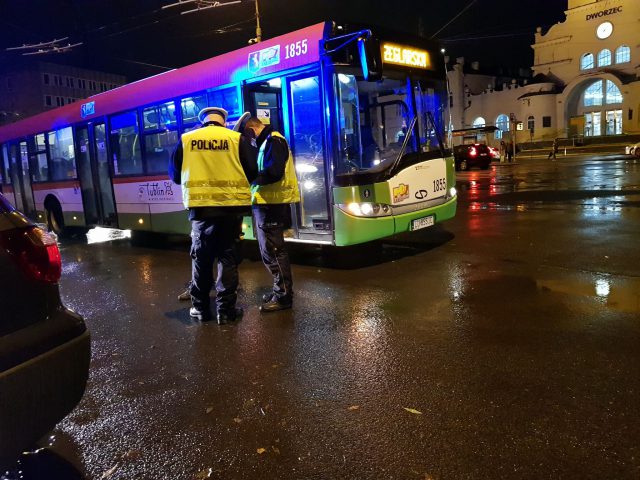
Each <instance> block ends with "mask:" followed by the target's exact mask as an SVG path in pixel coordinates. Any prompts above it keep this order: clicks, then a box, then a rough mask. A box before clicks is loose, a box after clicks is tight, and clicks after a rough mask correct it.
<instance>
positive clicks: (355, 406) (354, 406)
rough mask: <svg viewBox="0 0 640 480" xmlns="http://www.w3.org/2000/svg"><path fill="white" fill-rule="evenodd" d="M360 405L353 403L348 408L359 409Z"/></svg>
mask: <svg viewBox="0 0 640 480" xmlns="http://www.w3.org/2000/svg"><path fill="white" fill-rule="evenodd" d="M359 408H360V405H351V406H350V407H349V408H348V409H347V410H358V409H359Z"/></svg>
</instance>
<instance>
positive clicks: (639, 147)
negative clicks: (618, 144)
mask: <svg viewBox="0 0 640 480" xmlns="http://www.w3.org/2000/svg"><path fill="white" fill-rule="evenodd" d="M624 152H625V153H626V154H627V155H633V156H634V157H636V158H640V143H636V144H634V145H628V146H627V147H625V149H624Z"/></svg>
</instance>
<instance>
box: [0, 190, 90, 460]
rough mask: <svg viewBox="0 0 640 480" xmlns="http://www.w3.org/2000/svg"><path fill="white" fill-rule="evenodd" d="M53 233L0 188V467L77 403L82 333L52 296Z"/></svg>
mask: <svg viewBox="0 0 640 480" xmlns="http://www.w3.org/2000/svg"><path fill="white" fill-rule="evenodd" d="M61 272H62V263H61V258H60V251H59V249H58V245H57V243H56V239H55V237H53V236H51V235H50V234H49V233H47V232H45V231H44V230H42V229H41V228H39V227H38V226H36V225H35V224H34V223H32V222H31V221H30V220H29V219H27V218H26V217H25V216H24V215H22V214H21V213H20V212H18V211H17V210H15V209H14V208H13V207H12V206H11V204H10V203H9V202H8V201H7V200H6V199H5V197H3V196H2V194H0V467H3V468H7V467H9V466H10V465H12V464H13V463H14V462H15V461H16V460H17V458H18V456H19V455H20V453H22V452H23V451H25V450H28V449H31V448H33V447H34V446H35V445H36V442H38V440H40V439H41V438H42V437H44V436H45V435H46V434H47V433H48V432H50V431H51V430H52V429H53V428H54V427H55V425H56V424H57V423H58V422H59V421H60V420H62V419H63V418H64V417H65V416H66V415H67V414H68V413H69V412H71V410H73V408H74V407H75V406H76V405H77V404H78V402H79V401H80V399H81V398H82V395H83V393H84V390H85V386H86V382H87V377H88V374H89V360H90V339H89V332H88V331H87V328H86V325H85V323H84V321H83V319H82V317H80V315H78V314H76V313H74V312H72V311H71V310H69V309H67V308H66V307H65V306H64V305H63V304H62V301H61V299H60V290H59V287H58V282H59V280H60V276H61Z"/></svg>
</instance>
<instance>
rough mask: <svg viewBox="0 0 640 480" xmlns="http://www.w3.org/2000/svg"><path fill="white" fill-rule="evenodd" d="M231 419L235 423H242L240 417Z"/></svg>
mask: <svg viewBox="0 0 640 480" xmlns="http://www.w3.org/2000/svg"><path fill="white" fill-rule="evenodd" d="M233 421H234V422H236V423H242V419H241V418H240V417H236V418H234V419H233Z"/></svg>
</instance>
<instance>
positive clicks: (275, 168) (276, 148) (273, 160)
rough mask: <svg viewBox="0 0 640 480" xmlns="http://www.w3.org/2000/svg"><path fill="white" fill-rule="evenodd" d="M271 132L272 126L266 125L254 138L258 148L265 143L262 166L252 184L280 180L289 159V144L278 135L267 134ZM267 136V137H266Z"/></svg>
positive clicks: (265, 183) (264, 183) (263, 183)
mask: <svg viewBox="0 0 640 480" xmlns="http://www.w3.org/2000/svg"><path fill="white" fill-rule="evenodd" d="M272 132H273V127H272V126H271V125H267V126H266V127H265V128H264V129H263V130H262V132H260V135H259V136H258V138H257V139H256V145H257V147H258V149H259V148H260V147H261V146H262V144H263V143H265V142H267V143H266V144H265V149H264V159H263V168H262V170H260V171H258V174H257V176H256V177H255V179H254V180H253V181H252V182H251V183H252V184H254V185H269V184H270V183H276V182H279V181H280V180H282V177H283V176H284V171H285V168H286V166H287V160H288V159H289V145H287V141H286V140H285V139H283V138H280V137H274V136H271V137H269V135H270V134H271V133H272ZM267 137H269V138H267ZM256 168H257V164H256Z"/></svg>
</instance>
